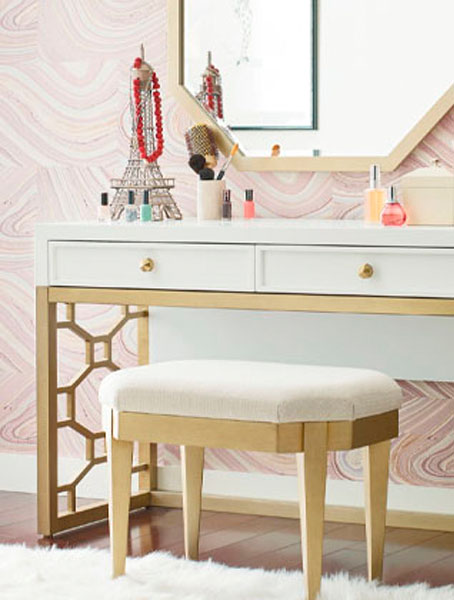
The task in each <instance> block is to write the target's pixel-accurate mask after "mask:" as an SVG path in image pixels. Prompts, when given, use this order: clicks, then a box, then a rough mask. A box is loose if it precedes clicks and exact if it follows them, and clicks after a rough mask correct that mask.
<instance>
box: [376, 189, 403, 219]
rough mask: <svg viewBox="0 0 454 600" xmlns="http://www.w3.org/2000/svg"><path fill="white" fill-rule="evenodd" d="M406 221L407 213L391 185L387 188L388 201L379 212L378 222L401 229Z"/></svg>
mask: <svg viewBox="0 0 454 600" xmlns="http://www.w3.org/2000/svg"><path fill="white" fill-rule="evenodd" d="M406 220H407V213H406V212H405V209H404V207H403V206H402V204H401V203H400V202H399V201H398V199H397V191H396V188H395V187H394V186H393V185H392V186H391V187H390V188H389V192H388V199H387V200H386V203H385V206H384V207H383V210H382V211H381V215H380V222H381V224H382V225H387V226H393V227H402V225H405V222H406Z"/></svg>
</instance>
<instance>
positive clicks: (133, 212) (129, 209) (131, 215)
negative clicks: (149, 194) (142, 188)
mask: <svg viewBox="0 0 454 600" xmlns="http://www.w3.org/2000/svg"><path fill="white" fill-rule="evenodd" d="M124 219H125V221H126V223H134V221H137V207H136V205H135V204H134V191H133V190H129V192H128V204H127V205H126V206H125V214H124Z"/></svg>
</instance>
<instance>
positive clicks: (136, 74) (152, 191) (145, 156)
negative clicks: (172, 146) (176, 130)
mask: <svg viewBox="0 0 454 600" xmlns="http://www.w3.org/2000/svg"><path fill="white" fill-rule="evenodd" d="M140 50H141V56H140V58H136V59H135V61H134V65H133V67H132V69H131V85H130V99H129V106H130V109H131V120H132V132H131V143H130V147H129V160H128V164H127V166H126V169H125V172H124V175H123V177H122V178H121V179H112V180H111V187H112V188H113V189H114V190H115V195H114V197H113V200H112V203H111V216H112V219H113V220H116V219H119V218H120V216H121V213H122V212H123V209H124V206H125V204H127V203H128V192H129V190H133V191H134V192H135V195H136V197H138V198H139V201H140V200H141V197H142V192H144V191H145V190H149V201H150V205H151V211H152V219H153V220H154V221H161V220H162V219H163V217H164V216H166V217H167V218H169V219H178V220H179V219H181V218H182V214H181V212H180V209H179V208H178V206H177V204H176V203H175V200H174V199H173V198H172V194H171V193H170V190H171V189H172V188H173V187H175V179H174V178H173V177H164V176H163V175H162V173H161V169H160V168H159V165H158V162H157V159H158V158H159V157H160V156H161V154H162V151H163V149H164V136H163V128H162V114H161V95H160V93H159V87H160V86H159V80H158V77H157V75H156V72H155V71H154V70H153V68H152V67H151V66H150V65H149V64H148V63H147V62H145V60H144V48H143V45H142V46H141V47H140Z"/></svg>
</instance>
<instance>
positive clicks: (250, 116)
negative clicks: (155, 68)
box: [169, 0, 454, 171]
mask: <svg viewBox="0 0 454 600" xmlns="http://www.w3.org/2000/svg"><path fill="white" fill-rule="evenodd" d="M169 19H170V21H169V34H170V35H169V56H170V65H169V66H170V71H169V75H170V80H171V85H172V87H173V90H174V93H175V94H176V96H177V97H178V98H179V99H180V101H182V103H183V105H184V106H185V107H186V108H187V109H188V110H189V112H190V113H191V115H192V116H193V118H194V119H195V120H196V121H203V122H206V123H208V124H211V125H212V126H213V127H214V128H215V130H216V132H217V135H218V141H219V143H220V146H221V149H222V150H223V151H224V152H226V151H228V148H229V146H230V145H231V144H232V143H233V142H234V141H236V140H237V141H239V143H240V149H241V153H239V155H238V156H237V157H236V158H235V159H234V163H235V164H236V166H237V168H240V169H246V170H247V169H250V170H301V169H307V170H350V171H360V170H365V169H367V168H368V166H369V164H371V163H372V162H378V163H379V164H380V165H381V167H382V169H383V170H392V169H394V168H396V167H397V166H398V165H399V163H400V162H401V161H402V160H403V159H404V158H405V157H406V156H407V155H408V154H409V153H410V152H411V150H412V149H413V148H414V147H415V146H416V145H417V144H418V142H419V141H420V140H421V139H422V138H423V137H424V136H425V135H426V134H427V133H428V132H429V131H430V130H431V129H432V128H433V127H434V125H435V124H436V123H437V122H438V121H439V120H440V118H441V117H443V116H444V114H446V112H447V111H448V110H449V109H450V108H451V107H452V106H453V105H454V86H453V85H452V84H453V77H452V67H451V64H450V61H451V57H452V56H453V55H454V36H452V33H451V29H452V23H453V22H454V2H452V0H432V1H431V2H427V1H426V0H368V1H367V2H364V0H343V1H342V2H339V1H338V0H318V1H317V0H280V2H279V3H276V2H274V1H273V0H216V2H213V1H211V2H210V1H209V0H187V1H186V2H185V1H184V0H169ZM209 53H211V55H209ZM208 57H210V58H208ZM208 63H210V65H211V64H212V65H213V66H214V69H215V70H211V67H210V65H209V64H208ZM210 75H211V77H212V84H213V85H214V86H215V89H211V90H210V89H208V90H207V88H206V78H207V76H210ZM219 76H220V78H221V79H220V83H221V87H220V88H218V87H217V86H218V84H219ZM204 85H205V87H204ZM219 89H221V91H222V96H221V113H218V112H217V111H216V109H217V97H218V96H217V93H218V91H219ZM210 91H211V94H210ZM207 92H208V93H207ZM210 96H211V98H212V100H215V104H216V106H213V102H211V105H210V103H208V102H207V97H208V98H209V97H210ZM276 146H279V152H278V153H276V152H275V148H276ZM278 154H279V155H278Z"/></svg>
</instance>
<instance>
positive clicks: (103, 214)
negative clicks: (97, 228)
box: [98, 192, 110, 223]
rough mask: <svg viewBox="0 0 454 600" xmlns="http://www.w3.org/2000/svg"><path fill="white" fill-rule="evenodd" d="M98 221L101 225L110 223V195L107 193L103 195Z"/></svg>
mask: <svg viewBox="0 0 454 600" xmlns="http://www.w3.org/2000/svg"><path fill="white" fill-rule="evenodd" d="M98 221H99V222H100V223H108V222H109V221H110V209H109V194H108V193H107V192H102V194H101V204H100V205H99V206H98Z"/></svg>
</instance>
